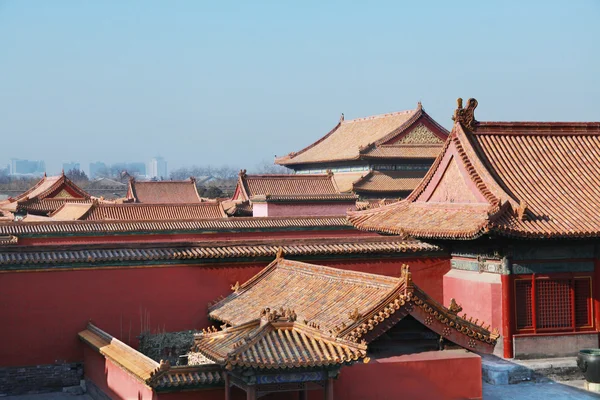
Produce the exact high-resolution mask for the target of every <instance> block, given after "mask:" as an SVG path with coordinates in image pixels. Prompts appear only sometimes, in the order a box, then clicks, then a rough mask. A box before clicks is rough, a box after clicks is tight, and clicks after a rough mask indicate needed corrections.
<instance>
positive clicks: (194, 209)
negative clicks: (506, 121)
mask: <svg viewBox="0 0 600 400" xmlns="http://www.w3.org/2000/svg"><path fill="white" fill-rule="evenodd" d="M50 217H52V218H53V219H55V220H62V221H68V220H82V221H102V220H119V221H127V220H137V221H165V220H186V219H187V220H195V219H213V218H226V217H227V214H225V211H224V210H223V207H222V205H221V203H218V202H216V201H214V202H203V203H192V204H181V203H179V204H145V203H126V204H102V203H98V202H95V203H93V204H75V203H67V204H64V205H63V206H62V207H61V208H59V209H58V210H56V211H55V212H53V213H52V214H50Z"/></svg>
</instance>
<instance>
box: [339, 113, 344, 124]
mask: <svg viewBox="0 0 600 400" xmlns="http://www.w3.org/2000/svg"><path fill="white" fill-rule="evenodd" d="M341 122H344V113H342V115H340V123H341Z"/></svg>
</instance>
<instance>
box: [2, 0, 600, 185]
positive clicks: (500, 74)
mask: <svg viewBox="0 0 600 400" xmlns="http://www.w3.org/2000/svg"><path fill="white" fill-rule="evenodd" d="M422 3H424V2H419V4H417V2H406V3H404V2H402V3H401V2H392V1H386V2H378V3H376V4H366V3H365V4H361V5H355V4H352V5H350V4H348V2H327V4H323V3H322V2H311V1H307V2H302V3H301V4H282V3H281V2H252V3H250V2H248V3H246V2H244V3H241V2H240V3H238V4H234V3H225V2H200V1H198V2H196V1H173V2H164V1H103V2H82V1H57V0H54V1H51V2H45V1H16V0H14V1H7V0H4V1H3V0H0V48H2V50H3V51H2V52H0V76H1V77H2V79H0V109H1V110H2V111H1V112H0V132H1V133H2V138H3V139H4V140H3V143H2V146H0V165H5V164H7V163H9V161H10V159H11V158H24V159H30V160H37V159H40V160H44V161H45V162H46V168H47V170H48V172H49V173H51V174H54V173H58V172H60V169H61V165H62V163H63V162H67V161H76V162H79V163H80V164H81V167H82V169H84V170H85V171H87V168H88V164H89V163H90V162H95V161H104V162H107V163H116V162H126V161H142V162H147V161H149V160H150V159H151V158H152V157H154V156H157V155H160V156H162V157H164V158H165V159H166V160H167V162H168V165H169V170H171V171H172V170H174V169H176V168H179V167H182V166H191V165H200V166H202V165H209V164H210V165H214V166H221V165H229V166H231V167H233V168H247V169H249V170H250V169H252V168H253V167H254V166H255V165H257V164H259V163H260V162H262V161H263V160H268V161H271V160H273V157H274V156H275V155H279V156H281V155H284V154H287V153H289V152H291V151H297V150H299V149H301V148H303V147H305V146H306V145H308V144H310V143H312V142H313V141H315V140H317V139H318V138H320V137H322V136H323V135H325V134H326V133H327V132H328V131H329V130H330V129H331V128H332V127H333V126H334V125H335V124H336V123H337V121H338V119H339V116H340V113H342V112H343V113H344V114H345V117H346V119H353V118H358V117H364V116H369V115H375V114H383V113H387V112H393V111H400V110H407V109H413V108H415V107H416V104H417V102H418V101H422V103H423V106H424V108H425V109H426V111H427V112H428V113H429V114H430V115H431V116H432V117H433V118H434V119H436V120H437V121H438V122H439V123H440V124H442V125H443V126H445V127H447V128H450V126H451V120H450V117H451V115H452V112H453V110H454V108H455V106H456V98H457V97H463V98H465V99H466V98H469V97H475V98H477V100H478V101H479V108H478V109H477V111H476V117H477V118H478V119H479V120H531V121H534V120H541V121H552V120H554V121H598V120H600V115H599V110H600V76H599V73H598V71H600V51H598V48H599V46H598V43H599V40H600V26H599V24H598V23H597V20H598V18H599V17H600V2H598V1H594V0H581V1H577V2H564V1H541V0H538V1H529V2H526V3H525V2H520V1H514V0H512V1H503V2H494V4H492V2H477V1H462V2H459V3H455V2H446V1H429V2H427V3H426V4H422ZM522 3H523V4H522Z"/></svg>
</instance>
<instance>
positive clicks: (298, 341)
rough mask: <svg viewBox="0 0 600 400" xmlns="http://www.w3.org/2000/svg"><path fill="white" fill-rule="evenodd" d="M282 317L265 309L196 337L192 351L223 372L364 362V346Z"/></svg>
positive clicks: (282, 314) (288, 316)
mask: <svg viewBox="0 0 600 400" xmlns="http://www.w3.org/2000/svg"><path fill="white" fill-rule="evenodd" d="M285 313H286V311H285V310H282V312H281V313H280V312H278V311H277V310H274V311H271V310H268V309H267V310H264V312H263V313H262V314H263V315H262V317H260V315H257V318H256V319H254V320H252V321H249V322H247V323H245V324H242V325H239V326H235V327H232V328H227V329H225V330H223V331H213V332H205V333H202V334H197V335H196V336H195V338H194V342H195V343H194V348H195V351H197V352H200V353H201V354H202V355H204V356H206V357H207V358H208V359H210V360H213V361H214V362H216V363H218V364H222V365H225V366H226V368H227V369H232V368H234V367H250V368H269V369H283V368H299V367H322V366H330V365H339V364H344V363H351V362H353V361H358V360H359V359H363V358H365V356H366V353H367V351H366V350H367V347H366V345H364V344H359V343H355V342H351V341H347V340H340V339H336V338H334V337H330V336H326V335H323V334H322V333H321V332H320V331H319V330H318V329H315V328H311V327H309V326H308V325H306V324H304V323H299V322H295V318H294V317H293V315H285ZM290 314H291V312H290Z"/></svg>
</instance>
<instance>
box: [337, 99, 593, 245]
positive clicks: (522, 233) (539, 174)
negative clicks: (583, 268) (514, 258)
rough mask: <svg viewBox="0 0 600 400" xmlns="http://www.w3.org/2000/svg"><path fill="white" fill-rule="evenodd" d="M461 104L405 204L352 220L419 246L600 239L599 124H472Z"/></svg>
mask: <svg viewBox="0 0 600 400" xmlns="http://www.w3.org/2000/svg"><path fill="white" fill-rule="evenodd" d="M476 106H477V101H476V100H474V99H470V100H469V105H468V107H467V108H464V109H463V108H462V101H461V103H459V108H458V109H457V112H456V114H455V124H454V127H453V129H452V132H451V134H450V137H449V139H448V141H447V142H446V143H445V145H444V150H443V152H442V153H441V154H440V155H439V157H438V158H437V159H436V161H435V162H434V164H433V166H432V167H431V169H430V170H429V172H428V173H427V175H426V176H425V178H424V179H423V181H422V182H421V183H420V184H419V186H418V187H417V188H416V189H415V190H414V191H413V192H412V193H411V194H410V195H409V196H408V198H407V199H406V200H403V201H401V202H399V203H395V204H392V205H390V206H386V207H381V208H379V209H376V210H369V211H361V212H353V213H350V216H349V219H350V221H351V222H352V223H353V224H354V225H355V226H356V227H358V228H360V229H364V230H370V231H378V232H385V233H393V234H401V235H410V236H414V237H418V238H447V239H473V238H476V237H479V236H481V235H483V234H486V233H497V234H501V235H507V236H517V237H529V238H569V237H572V238H582V237H598V236H600V190H598V188H599V187H600V123H598V122H580V123H577V122H573V123H572V122H477V121H475V119H474V116H473V112H474V109H475V107H476Z"/></svg>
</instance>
